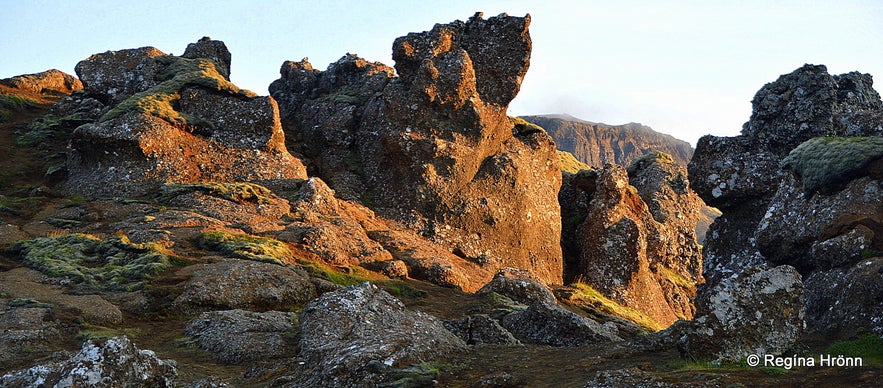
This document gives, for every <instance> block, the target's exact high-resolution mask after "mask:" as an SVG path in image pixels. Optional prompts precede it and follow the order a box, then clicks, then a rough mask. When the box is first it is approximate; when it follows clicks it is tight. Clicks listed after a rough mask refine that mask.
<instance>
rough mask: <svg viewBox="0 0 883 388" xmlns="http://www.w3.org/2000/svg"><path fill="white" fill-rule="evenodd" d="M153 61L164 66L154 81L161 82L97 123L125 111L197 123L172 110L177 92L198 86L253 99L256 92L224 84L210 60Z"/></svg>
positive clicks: (168, 57) (169, 120)
mask: <svg viewBox="0 0 883 388" xmlns="http://www.w3.org/2000/svg"><path fill="white" fill-rule="evenodd" d="M153 60H154V61H156V62H158V63H159V64H160V65H162V66H165V70H163V71H161V72H159V73H158V74H157V79H158V80H160V81H162V82H161V83H160V84H159V85H156V86H154V87H152V88H150V89H148V90H146V91H144V92H141V93H137V94H135V95H133V96H132V97H129V98H127V99H126V100H124V101H122V102H120V103H119V104H118V105H117V106H116V107H114V108H113V109H111V110H110V111H109V112H107V113H105V114H104V116H102V117H101V119H100V120H99V121H101V122H103V121H107V120H111V119H114V118H116V117H118V116H120V115H122V114H123V113H125V112H130V111H135V112H139V113H146V114H150V115H153V116H156V117H159V118H161V119H163V120H166V121H168V122H169V123H172V124H178V125H193V124H196V123H197V122H201V120H200V119H198V118H195V117H188V116H187V115H185V114H182V113H180V112H178V111H176V110H175V105H177V101H178V100H179V99H180V98H181V95H180V91H181V90H182V89H184V88H186V87H188V86H199V87H202V88H205V89H208V90H211V91H215V92H221V93H226V94H229V95H236V96H240V97H244V98H251V97H255V96H256V94H255V93H253V92H251V91H248V90H245V89H240V88H239V87H237V86H236V85H234V84H233V83H231V82H230V81H227V80H226V79H225V78H224V76H222V75H221V74H220V73H219V72H218V69H217V67H216V65H215V63H214V62H212V61H211V60H208V59H188V58H181V57H175V56H171V55H166V56H160V57H155V58H153Z"/></svg>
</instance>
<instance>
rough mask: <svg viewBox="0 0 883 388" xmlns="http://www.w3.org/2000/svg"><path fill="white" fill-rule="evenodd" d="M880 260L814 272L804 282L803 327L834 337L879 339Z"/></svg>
mask: <svg viewBox="0 0 883 388" xmlns="http://www.w3.org/2000/svg"><path fill="white" fill-rule="evenodd" d="M881 274H883V257H879V256H878V257H869V258H866V259H860V260H858V261H856V262H855V263H853V264H851V265H845V266H838V267H836V268H833V269H830V270H827V271H824V270H823V271H815V272H813V273H812V274H811V275H810V276H809V277H807V278H806V280H804V285H805V288H806V290H805V294H806V317H807V326H809V327H812V328H813V329H814V330H815V331H818V332H820V333H825V334H828V335H830V336H832V337H834V336H836V337H838V338H852V337H853V336H855V335H857V334H860V333H861V331H862V329H866V330H870V331H872V332H873V333H875V334H877V335H879V336H883V282H881V281H880V276H881Z"/></svg>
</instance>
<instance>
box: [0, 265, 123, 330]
mask: <svg viewBox="0 0 883 388" xmlns="http://www.w3.org/2000/svg"><path fill="white" fill-rule="evenodd" d="M50 281H51V280H50V279H49V278H48V277H46V276H44V275H43V274H42V273H40V272H37V271H35V270H32V269H29V268H23V267H20V268H14V269H12V270H9V271H5V272H0V293H2V294H5V295H6V296H8V297H11V298H15V299H33V300H37V301H40V302H43V303H49V304H52V305H55V306H58V307H61V308H68V309H73V310H74V311H76V312H77V314H80V315H82V317H83V319H85V320H86V321H88V322H91V323H93V324H97V325H115V324H119V323H120V322H122V321H123V313H122V312H121V311H120V309H119V308H118V307H117V306H115V305H113V304H112V303H110V302H108V301H107V300H105V299H104V298H102V297H101V296H99V295H75V294H70V293H68V292H69V289H68V288H67V287H63V286H58V285H52V284H46V283H49V282H50Z"/></svg>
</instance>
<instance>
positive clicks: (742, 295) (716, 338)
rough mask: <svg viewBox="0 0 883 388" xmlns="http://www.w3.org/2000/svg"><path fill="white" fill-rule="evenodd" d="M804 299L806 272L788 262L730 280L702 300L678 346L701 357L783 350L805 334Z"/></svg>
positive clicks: (725, 358) (724, 358) (735, 357)
mask: <svg viewBox="0 0 883 388" xmlns="http://www.w3.org/2000/svg"><path fill="white" fill-rule="evenodd" d="M803 298H804V289H803V283H802V282H801V281H800V274H799V273H797V271H796V270H794V268H792V267H790V266H787V265H783V266H779V267H775V268H772V269H768V270H758V269H750V270H748V271H746V273H745V274H744V275H742V276H740V277H738V278H735V279H733V278H727V279H724V280H722V281H721V282H720V283H718V284H717V285H715V286H714V287H713V288H711V289H710V290H708V291H707V292H706V293H704V294H703V295H702V297H701V298H699V299H698V300H697V301H696V310H697V316H696V317H695V318H694V319H693V321H692V325H693V328H692V329H691V330H689V329H688V330H687V333H686V335H685V336H684V337H682V338H681V340H680V342H679V343H678V348H679V349H680V350H681V352H682V354H683V355H685V356H686V357H689V358H692V359H696V360H716V361H731V362H735V361H738V360H740V359H741V358H743V357H745V356H747V355H751V354H755V355H761V357H763V356H762V355H765V354H771V355H779V354H782V353H783V352H785V351H786V350H788V349H790V348H791V346H792V345H793V344H794V342H795V341H796V340H797V338H798V337H799V336H800V335H801V333H803V329H804V299H803Z"/></svg>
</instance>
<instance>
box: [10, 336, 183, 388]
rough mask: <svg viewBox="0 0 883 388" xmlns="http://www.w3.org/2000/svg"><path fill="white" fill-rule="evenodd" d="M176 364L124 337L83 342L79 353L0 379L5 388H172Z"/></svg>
mask: <svg viewBox="0 0 883 388" xmlns="http://www.w3.org/2000/svg"><path fill="white" fill-rule="evenodd" d="M176 377H177V372H176V371H175V363H174V361H171V360H160V359H159V358H157V357H156V355H155V354H154V353H153V352H152V351H150V350H139V349H138V348H136V347H135V344H133V343H132V342H131V341H129V339H128V338H126V337H114V338H110V339H108V340H104V341H102V342H93V341H92V340H89V341H86V343H84V344H83V348H82V349H81V350H80V352H79V353H77V354H74V355H72V356H70V358H68V359H66V360H61V361H57V362H50V363H48V364H41V365H36V366H33V367H31V368H30V369H25V370H19V371H13V372H10V373H8V374H6V375H4V376H3V377H0V385H3V386H6V387H38V386H52V387H59V388H62V387H85V386H88V387H97V388H110V387H122V386H124V387H132V388H140V387H143V388H153V387H173V386H174V384H173V383H174V380H175V378H176Z"/></svg>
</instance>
